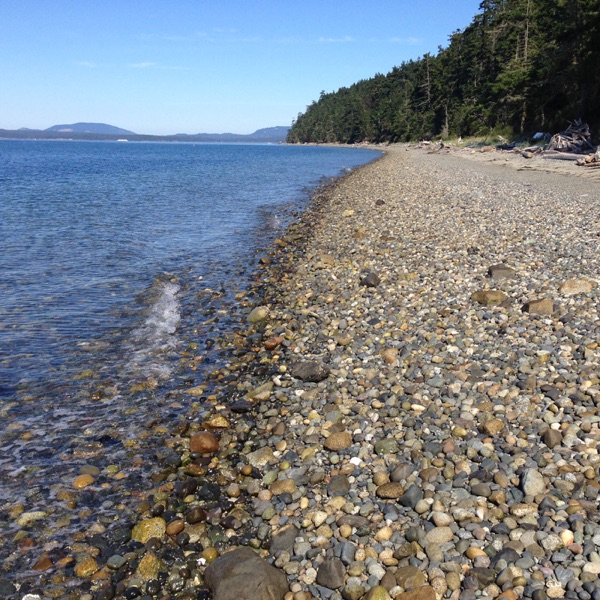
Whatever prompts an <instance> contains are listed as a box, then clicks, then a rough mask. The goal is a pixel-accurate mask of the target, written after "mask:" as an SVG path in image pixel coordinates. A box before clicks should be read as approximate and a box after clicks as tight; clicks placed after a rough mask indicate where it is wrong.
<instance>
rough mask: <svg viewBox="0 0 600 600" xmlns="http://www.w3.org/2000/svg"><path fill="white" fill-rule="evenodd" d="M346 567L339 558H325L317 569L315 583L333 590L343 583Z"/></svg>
mask: <svg viewBox="0 0 600 600" xmlns="http://www.w3.org/2000/svg"><path fill="white" fill-rule="evenodd" d="M345 572H346V569H345V568H344V564H343V563H342V561H341V560H339V559H337V558H334V559H333V560H326V561H325V562H323V563H322V564H321V565H320V567H319V569H318V570H317V583H318V584H319V585H322V586H323V587H326V588H329V589H330V590H335V589H337V588H341V587H342V586H343V585H344V574H345Z"/></svg>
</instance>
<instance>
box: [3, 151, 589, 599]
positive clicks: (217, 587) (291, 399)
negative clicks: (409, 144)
mask: <svg viewBox="0 0 600 600" xmlns="http://www.w3.org/2000/svg"><path fill="white" fill-rule="evenodd" d="M599 209H600V189H599V187H598V184H597V182H595V181H590V180H589V179H585V180H584V179H578V178H576V177H562V176H558V175H555V174H548V173H541V172H539V173H531V172H517V171H514V172H513V171H511V172H510V174H508V173H507V171H506V170H502V169H499V168H498V167H497V166H496V165H493V164H491V163H490V162H489V161H488V162H487V163H477V164H474V163H472V162H469V161H465V160H464V159H463V158H461V157H458V156H453V155H443V156H440V155H431V154H427V153H425V152H423V151H418V150H412V149H408V148H406V147H401V146H398V147H390V148H388V149H387V151H386V155H385V156H384V157H383V158H381V159H379V160H377V161H375V162H374V163H371V164H369V165H367V166H365V167H362V168H360V169H357V170H356V171H354V172H352V173H350V174H349V175H347V176H346V177H344V178H343V179H341V180H340V181H338V182H337V183H336V184H335V185H333V186H329V187H326V188H323V189H321V190H319V191H318V192H317V193H316V194H315V196H314V197H313V200H312V202H311V205H310V207H309V209H308V210H307V211H306V213H305V214H304V215H303V217H302V219H301V221H299V222H298V223H295V224H294V225H292V226H291V227H290V228H289V230H288V232H287V233H286V235H285V236H283V237H282V238H281V239H279V240H278V241H277V242H276V244H275V248H274V249H273V251H272V252H271V254H270V255H269V256H268V257H265V258H264V259H263V268H262V270H261V271H260V272H259V274H258V279H257V285H256V290H255V294H254V297H253V302H254V305H253V306H249V307H248V328H247V330H246V332H245V334H241V333H239V332H238V333H236V334H235V335H234V336H232V338H231V339H230V341H229V352H230V356H231V363H230V365H229V366H227V367H226V368H221V369H219V370H218V371H217V372H215V373H213V375H212V377H211V380H209V381H207V382H206V384H205V385H201V386H198V387H195V388H191V389H187V390H181V391H179V392H178V395H179V396H180V398H179V400H180V401H181V402H189V403H191V402H193V401H194V400H198V402H196V403H195V404H194V408H193V410H191V411H190V414H189V418H188V420H187V421H185V422H183V423H182V424H181V427H179V428H178V429H177V430H174V431H169V432H166V433H165V447H164V448H161V449H160V452H158V451H157V454H160V456H161V459H160V464H159V465H158V466H157V470H156V473H155V475H154V476H153V478H152V479H153V482H154V488H153V489H152V490H149V491H140V503H139V506H138V512H137V515H136V516H135V518H128V519H124V520H123V522H120V523H119V524H117V525H115V527H112V528H109V529H105V528H104V526H98V527H97V528H93V531H86V532H82V533H81V536H80V539H78V540H77V542H76V544H75V545H74V546H73V548H72V555H71V556H70V557H69V560H65V564H64V565H61V568H62V569H63V570H62V571H60V573H58V572H55V573H49V576H48V582H47V583H48V585H47V586H46V589H45V590H43V591H42V590H40V591H36V590H35V589H31V590H30V591H29V598H28V600H34V599H37V598H46V597H54V598H57V597H61V598H81V599H84V600H85V599H92V598H93V599H96V600H103V599H110V598H163V599H167V598H173V599H175V598H177V599H182V600H183V599H190V600H191V599H194V598H207V599H208V598H214V599H215V600H227V599H229V598H232V599H233V598H238V599H240V598H248V599H250V598H257V599H258V598H265V599H267V598H283V597H285V598H286V600H309V599H311V598H325V599H328V600H339V599H340V598H344V599H346V600H359V599H361V598H364V599H366V600H386V599H388V598H393V599H395V600H435V599H436V598H437V599H441V598H452V599H453V600H476V599H477V598H501V599H502V600H513V599H516V598H520V597H525V598H533V599H534V600H545V599H546V598H563V597H565V598H573V599H579V600H600V581H599V579H598V575H599V574H600V513H599V512H598V492H599V490H600V456H599V455H598V442H599V441H600V428H599V424H600V412H599V411H600V379H599V376H600V367H599V364H600V347H599V345H598V344H599V341H600V340H599V337H600V335H599V334H600V318H599V303H598V289H599V287H598V279H599V278H600V253H599V252H598V250H599V246H600V222H599V220H598V215H599V214H600V210H599ZM232 549H234V550H232ZM75 578H76V579H75ZM82 581H83V582H84V583H83V585H81V582H82ZM3 585H5V586H6V587H5V588H4V589H3V590H0V591H1V592H2V593H4V595H5V596H6V597H15V598H17V597H18V598H21V597H23V598H25V597H26V596H23V592H22V591H21V592H20V594H19V593H18V592H17V590H16V589H14V590H13V589H10V588H9V586H10V584H8V583H5V584H3Z"/></svg>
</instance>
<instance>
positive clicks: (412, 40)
mask: <svg viewBox="0 0 600 600" xmlns="http://www.w3.org/2000/svg"><path fill="white" fill-rule="evenodd" d="M388 42H390V43H391V44H402V45H403V46H418V45H419V44H421V43H423V40H421V39H419V38H416V37H405V38H402V37H393V38H390V39H389V40H388Z"/></svg>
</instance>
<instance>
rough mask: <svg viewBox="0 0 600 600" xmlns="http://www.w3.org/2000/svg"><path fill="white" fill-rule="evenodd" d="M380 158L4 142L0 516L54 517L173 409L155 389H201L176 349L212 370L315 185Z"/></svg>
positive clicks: (263, 148)
mask: <svg viewBox="0 0 600 600" xmlns="http://www.w3.org/2000/svg"><path fill="white" fill-rule="evenodd" d="M377 155H378V154H377V153H376V152H372V151H369V150H366V149H342V148H317V147H294V146H271V145H235V144H232V145H221V144H163V143H117V142H114V143H110V142H69V141H0V447H1V448H2V453H1V454H0V508H3V509H4V510H10V507H11V506H14V503H15V502H21V503H22V504H23V505H24V507H25V509H26V510H28V511H31V510H36V509H37V508H39V507H40V506H48V503H49V502H50V503H52V501H53V494H55V493H56V489H57V487H56V486H59V487H60V485H62V484H64V482H65V481H66V480H68V478H69V477H71V476H72V474H73V473H74V472H75V471H76V469H77V468H80V467H81V465H86V464H87V465H89V464H94V465H96V467H97V469H100V470H102V469H103V468H105V466H106V465H107V464H108V463H110V462H111V461H112V462H117V463H118V461H119V451H120V450H122V451H125V449H124V448H122V442H123V440H124V439H127V437H128V436H129V437H130V438H131V437H133V438H135V436H138V435H139V430H138V429H136V428H139V427H140V424H141V423H145V422H146V421H147V420H148V418H150V416H151V415H153V414H155V413H156V412H157V411H158V410H159V409H160V410H162V408H161V407H159V406H157V404H156V403H158V402H163V403H164V405H165V406H168V411H171V412H173V411H175V412H176V410H175V409H173V407H172V404H169V401H168V399H167V396H168V394H166V393H165V394H162V395H161V393H160V390H161V389H162V388H163V387H164V388H165V389H169V386H171V387H173V386H177V385H179V384H180V380H181V378H185V380H186V384H187V385H188V386H189V385H191V384H193V383H196V384H197V383H199V382H200V380H201V378H202V369H199V370H198V373H197V376H196V377H192V378H190V374H189V371H187V372H185V373H182V372H181V369H180V364H181V356H182V353H185V352H186V351H188V354H193V355H195V356H197V357H198V362H199V364H201V365H202V366H203V367H204V368H209V367H210V366H211V364H214V363H215V362H216V361H217V360H218V357H217V356H216V355H215V353H214V352H213V353H211V348H212V347H213V344H214V337H215V336H216V335H221V334H223V333H224V332H226V331H227V329H228V328H231V327H233V326H234V325H235V323H234V321H235V318H237V317H235V315H233V316H232V312H235V310H234V307H235V306H236V298H240V297H242V296H243V294H244V293H245V291H247V289H248V287H249V285H250V282H251V281H252V274H253V270H254V269H255V267H256V264H257V260H258V258H259V257H260V256H261V253H264V252H265V248H268V247H269V245H270V244H271V243H272V242H273V240H274V239H275V238H276V237H277V236H278V235H280V234H281V233H282V232H283V231H284V229H285V227H286V226H287V225H288V224H289V223H290V221H291V220H293V219H296V218H297V215H298V213H299V212H301V211H302V209H303V208H304V206H305V205H306V202H307V200H308V197H309V192H310V190H311V188H314V187H315V186H316V185H318V184H320V183H322V182H324V181H327V180H328V179H330V178H332V177H335V176H338V175H340V174H342V173H343V172H344V171H346V170H349V169H352V168H354V167H356V166H358V165H361V164H364V163H366V162H369V161H371V160H373V159H374V158H375V157H376V156H377ZM194 379H195V381H194ZM136 385H137V387H136ZM140 390H142V391H143V390H152V394H148V393H147V394H144V393H141V394H140V393H139V392H140ZM130 415H134V417H130ZM82 447H83V448H87V449H88V450H87V451H85V452H84V451H82V450H81V449H82ZM108 455H110V456H108ZM105 503H107V504H110V502H107V501H106V499H105ZM9 521H10V519H9ZM4 527H6V528H7V529H6V530H5V531H4V533H9V534H10V533H11V532H12V533H14V529H15V528H14V527H13V526H12V525H11V524H10V523H8V524H6V525H5V526H4ZM45 535H50V534H48V533H46V534H45Z"/></svg>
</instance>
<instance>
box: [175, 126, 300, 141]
mask: <svg viewBox="0 0 600 600" xmlns="http://www.w3.org/2000/svg"><path fill="white" fill-rule="evenodd" d="M288 130H289V127H288V126H285V125H279V126H277V127H265V128H264V129H257V130H256V131H255V132H254V133H248V134H241V133H194V134H191V135H190V134H187V133H178V134H177V135H176V136H168V137H174V138H176V139H179V140H181V141H184V140H185V141H189V142H192V141H193V142H225V143H227V142H254V143H264V144H268V143H271V144H277V143H279V142H285V138H286V137H287V133H288Z"/></svg>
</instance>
